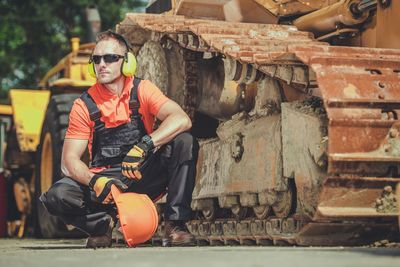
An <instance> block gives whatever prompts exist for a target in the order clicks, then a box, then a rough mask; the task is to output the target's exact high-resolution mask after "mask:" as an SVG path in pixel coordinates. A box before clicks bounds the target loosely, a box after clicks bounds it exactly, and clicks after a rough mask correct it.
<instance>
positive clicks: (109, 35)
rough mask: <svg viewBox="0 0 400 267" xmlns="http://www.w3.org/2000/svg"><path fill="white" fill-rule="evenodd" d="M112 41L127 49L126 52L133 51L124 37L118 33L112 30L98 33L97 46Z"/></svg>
mask: <svg viewBox="0 0 400 267" xmlns="http://www.w3.org/2000/svg"><path fill="white" fill-rule="evenodd" d="M110 39H114V40H116V41H117V42H118V43H119V44H120V45H121V46H123V47H125V48H126V52H129V50H131V49H132V47H131V45H130V44H129V42H128V41H127V40H126V39H125V37H124V36H122V35H121V34H118V33H116V32H113V31H112V30H107V31H104V32H100V33H98V34H97V36H96V44H98V43H99V42H100V41H104V40H110Z"/></svg>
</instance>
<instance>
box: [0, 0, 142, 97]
mask: <svg viewBox="0 0 400 267" xmlns="http://www.w3.org/2000/svg"><path fill="white" fill-rule="evenodd" d="M93 4H94V5H96V6H97V8H98V10H99V13H100V17H101V23H102V24H101V25H102V30H106V29H114V28H115V25H116V24H117V23H118V22H120V21H121V20H122V19H123V18H124V15H125V13H126V12H144V7H145V5H146V4H147V1H145V0H130V1H129V0H128V1H127V0H114V1H107V0H69V1H65V0H0V101H1V100H2V101H1V102H4V99H5V98H7V92H8V90H9V89H10V88H36V86H37V84H38V82H39V81H40V79H41V77H43V76H44V75H45V74H46V72H47V71H48V70H49V69H50V68H51V67H52V66H54V65H55V64H56V63H57V62H58V61H59V60H60V59H61V58H62V57H63V56H65V55H66V54H68V53H69V52H70V38H71V37H80V38H81V40H85V36H87V34H86V32H87V21H86V7H87V6H89V5H93Z"/></svg>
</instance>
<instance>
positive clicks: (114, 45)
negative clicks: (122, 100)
mask: <svg viewBox="0 0 400 267" xmlns="http://www.w3.org/2000/svg"><path fill="white" fill-rule="evenodd" d="M107 54H114V55H120V56H123V55H124V54H125V49H124V47H122V46H121V45H120V44H119V43H118V41H116V40H114V39H108V40H103V41H100V42H98V43H97V45H96V47H95V48H94V51H93V56H104V55H107ZM122 61H123V59H122V58H119V59H118V61H116V62H109V63H107V62H105V60H104V58H101V60H100V62H99V63H98V64H96V63H95V64H94V68H95V70H96V77H97V81H98V82H99V83H102V84H110V83H113V82H114V81H115V80H116V79H117V78H119V77H120V76H121V65H122Z"/></svg>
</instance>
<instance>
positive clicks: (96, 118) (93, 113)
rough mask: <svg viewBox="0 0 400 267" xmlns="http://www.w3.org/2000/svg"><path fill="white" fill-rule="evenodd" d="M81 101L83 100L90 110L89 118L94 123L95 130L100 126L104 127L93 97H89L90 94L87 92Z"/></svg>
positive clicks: (83, 94) (81, 97)
mask: <svg viewBox="0 0 400 267" xmlns="http://www.w3.org/2000/svg"><path fill="white" fill-rule="evenodd" d="M80 99H82V101H83V103H85V105H86V107H87V108H88V110H89V117H90V120H91V121H93V122H94V124H95V129H96V128H97V127H99V126H100V125H102V124H103V123H102V122H101V121H100V118H101V112H100V109H99V108H98V107H97V105H96V102H94V100H93V98H92V96H91V95H89V94H88V92H87V91H86V92H84V93H82V95H81V96H80Z"/></svg>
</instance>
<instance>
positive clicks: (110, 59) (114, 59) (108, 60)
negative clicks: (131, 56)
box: [90, 54, 124, 64]
mask: <svg viewBox="0 0 400 267" xmlns="http://www.w3.org/2000/svg"><path fill="white" fill-rule="evenodd" d="M101 58H103V59H104V62H105V63H113V62H117V61H118V60H119V59H120V58H124V56H121V55H116V54H105V55H102V56H98V55H93V56H92V58H91V59H90V60H91V61H93V62H94V64H100V62H101Z"/></svg>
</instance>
